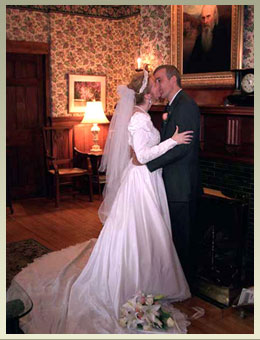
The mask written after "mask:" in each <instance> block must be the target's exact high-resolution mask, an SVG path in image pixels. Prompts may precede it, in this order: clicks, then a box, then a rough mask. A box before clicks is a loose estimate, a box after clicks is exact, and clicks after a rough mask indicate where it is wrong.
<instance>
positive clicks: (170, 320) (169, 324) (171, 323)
mask: <svg viewBox="0 0 260 340" xmlns="http://www.w3.org/2000/svg"><path fill="white" fill-rule="evenodd" d="M174 325H175V322H174V320H173V319H172V318H168V319H167V327H169V328H172V327H174Z"/></svg>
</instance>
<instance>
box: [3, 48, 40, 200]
mask: <svg viewBox="0 0 260 340" xmlns="http://www.w3.org/2000/svg"><path fill="white" fill-rule="evenodd" d="M44 58H45V56H44V55H37V54H18V53H7V57H6V145H7V154H8V158H9V164H10V165H9V169H8V170H7V171H8V174H9V177H10V181H9V182H10V185H11V194H12V198H13V199H19V198H26V197H36V196H42V195H43V194H44V191H45V169H44V153H43V140H42V134H41V128H42V127H43V126H44V124H45V116H46V98H45V97H46V96H45V61H44Z"/></svg>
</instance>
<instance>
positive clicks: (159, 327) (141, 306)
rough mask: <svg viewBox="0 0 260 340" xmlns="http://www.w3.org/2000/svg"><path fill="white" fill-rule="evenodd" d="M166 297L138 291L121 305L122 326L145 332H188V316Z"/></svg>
mask: <svg viewBox="0 0 260 340" xmlns="http://www.w3.org/2000/svg"><path fill="white" fill-rule="evenodd" d="M164 298H165V297H164V296H163V295H156V296H153V295H152V294H148V295H145V294H144V293H142V292H138V293H137V294H136V295H135V296H134V297H132V298H131V299H129V300H128V301H127V302H126V303H125V304H124V305H123V306H122V307H121V309H120V318H119V324H120V326H121V327H124V328H128V329H132V330H133V329H135V330H137V331H143V332H155V333H157V332H158V331H159V332H167V333H186V327H187V326H188V325H189V324H190V323H189V322H188V321H187V320H186V316H185V315H184V314H183V313H181V312H180V311H179V310H178V309H175V308H174V307H173V306H172V305H171V304H170V303H167V302H166V300H165V299H164ZM179 323H180V325H179Z"/></svg>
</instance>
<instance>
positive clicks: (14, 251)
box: [6, 239, 52, 289]
mask: <svg viewBox="0 0 260 340" xmlns="http://www.w3.org/2000/svg"><path fill="white" fill-rule="evenodd" d="M51 251H52V250H50V249H48V248H46V247H45V246H43V245H42V244H40V243H39V242H37V241H35V240H33V239H28V240H23V241H19V242H11V243H7V244H6V289H8V287H9V286H10V283H11V281H12V279H13V277H14V276H15V275H16V274H17V273H19V272H20V271H21V270H22V268H24V267H26V266H27V264H28V263H31V262H33V261H34V259H36V258H37V257H40V256H42V255H44V254H47V253H49V252H51Z"/></svg>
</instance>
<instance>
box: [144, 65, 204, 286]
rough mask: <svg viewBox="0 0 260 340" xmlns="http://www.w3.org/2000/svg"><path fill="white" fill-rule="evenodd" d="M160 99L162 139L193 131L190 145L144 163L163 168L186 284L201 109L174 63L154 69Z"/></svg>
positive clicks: (197, 176) (194, 212)
mask: <svg viewBox="0 0 260 340" xmlns="http://www.w3.org/2000/svg"><path fill="white" fill-rule="evenodd" d="M154 77H155V81H156V82H157V84H158V87H159V92H160V95H161V97H162V98H166V99H167V100H168V101H169V104H168V105H167V112H168V116H167V119H166V120H164V121H163V125H162V130H161V142H162V141H164V140H166V139H168V138H170V137H171V136H172V135H173V133H174V131H175V129H176V126H177V125H178V127H179V132H182V131H186V130H193V131H194V133H193V139H192V142H191V143H190V144H183V145H179V146H178V147H177V148H173V149H171V150H169V151H168V152H167V153H165V154H164V155H162V156H160V157H158V158H156V159H154V160H153V161H150V162H149V163H147V167H148V169H149V170H150V171H151V172H152V171H154V170H157V169H159V168H163V180H164V184H165V189H166V194H167V199H168V204H169V211H170V217H171V226H172V235H173V241H174V244H175V247H176V251H177V254H178V256H179V259H180V262H181V265H182V267H183V270H184V273H185V276H186V279H187V281H188V283H189V285H190V286H191V285H192V280H193V278H194V274H195V263H193V261H195V255H196V250H195V246H196V236H197V231H196V217H197V211H198V199H199V196H200V194H201V192H202V189H201V182H200V174H199V131H200V112H199V108H198V106H197V104H196V103H195V101H194V100H193V99H192V98H191V97H189V96H188V95H187V94H186V93H185V92H184V91H183V90H182V89H181V84H180V74H179V72H178V70H177V68H176V67H175V66H173V65H161V66H159V67H157V68H156V69H155V71H154Z"/></svg>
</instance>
